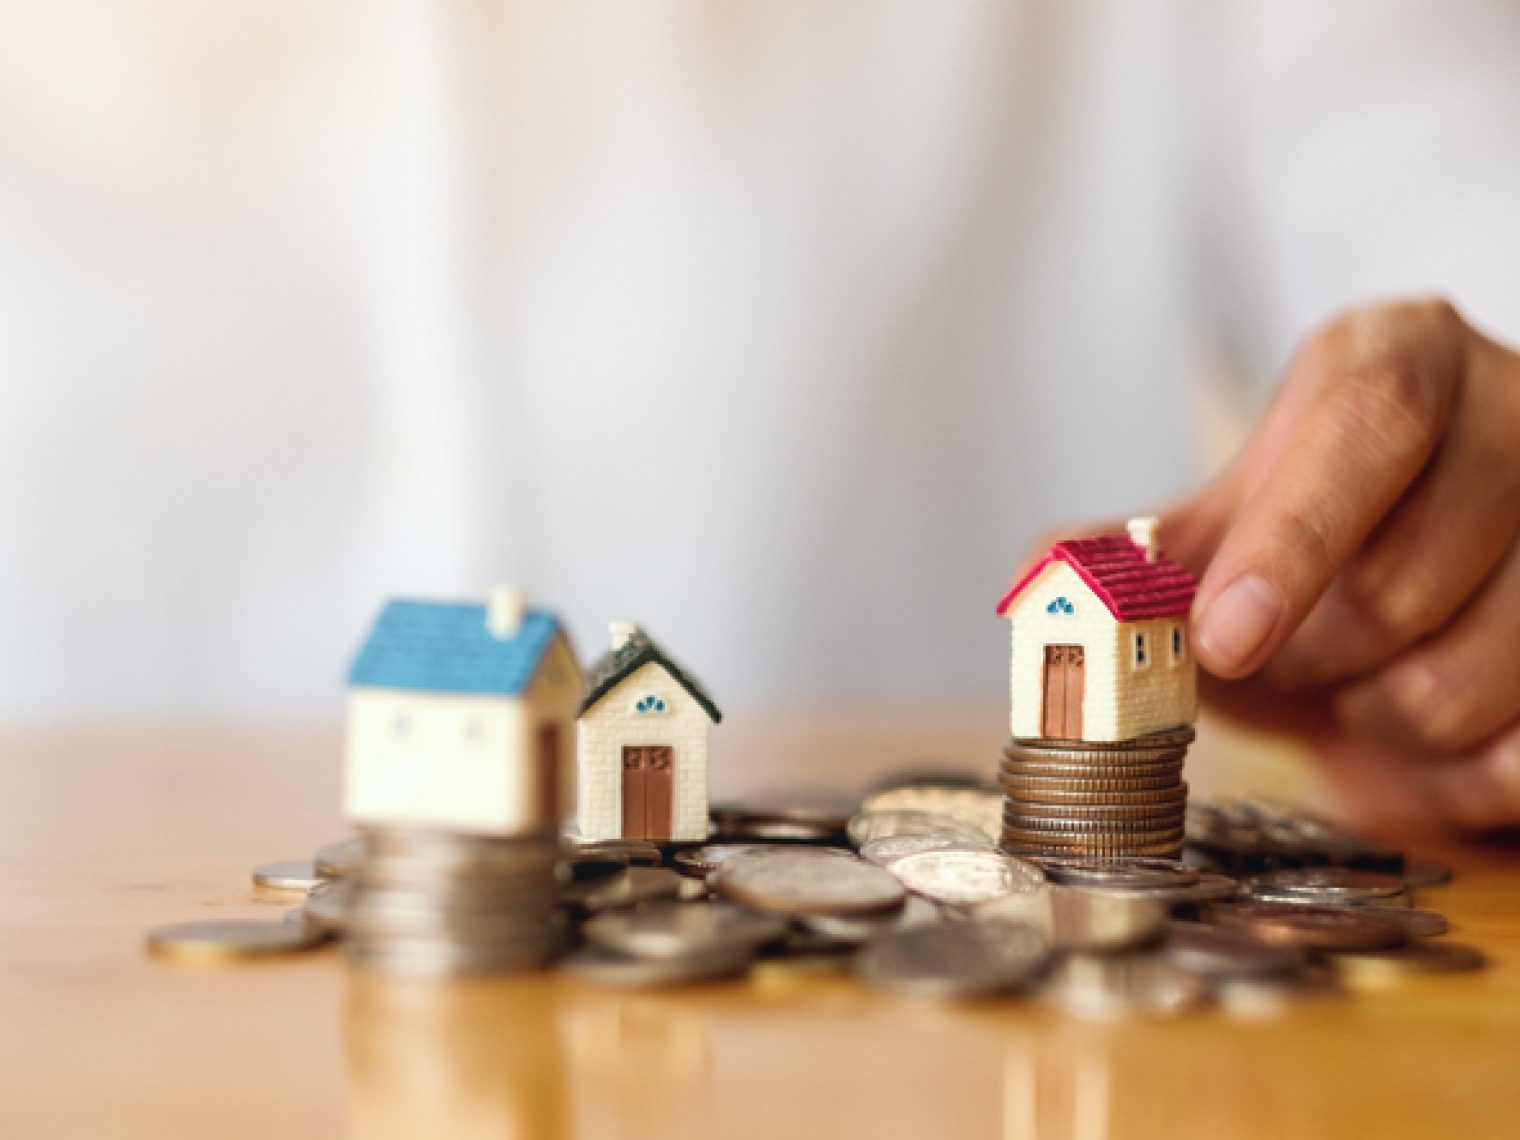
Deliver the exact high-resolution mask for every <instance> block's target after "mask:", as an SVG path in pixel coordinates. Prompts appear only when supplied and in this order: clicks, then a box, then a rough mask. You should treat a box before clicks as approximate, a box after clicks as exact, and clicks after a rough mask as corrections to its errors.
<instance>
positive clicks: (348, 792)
mask: <svg viewBox="0 0 1520 1140" xmlns="http://www.w3.org/2000/svg"><path fill="white" fill-rule="evenodd" d="M581 684H582V680H581V672H580V667H579V665H578V664H577V663H576V661H575V657H574V654H573V653H572V652H571V650H570V648H569V646H568V644H567V643H565V641H564V639H563V638H562V637H559V638H556V639H555V641H554V643H553V644H552V645H551V646H550V648H549V650H548V651H547V652H546V653H545V655H544V658H543V660H542V661H541V663H540V665H539V670H538V673H537V674H536V675H535V677H534V679H533V681H532V682H531V683H530V684H529V686H528V689H527V693H526V696H525V697H504V696H491V695H479V694H453V693H421V692H412V691H410V690H401V689H376V688H356V689H354V690H353V691H352V692H351V693H350V695H349V699H348V738H347V748H346V756H345V764H344V810H345V812H346V814H347V815H348V818H349V819H350V820H352V821H353V822H355V823H377V824H405V825H413V826H422V827H440V828H446V829H449V830H454V831H462V832H470V833H476V834H486V835H514V834H523V833H530V832H543V831H553V830H556V829H557V828H558V826H559V819H558V818H557V817H556V818H552V819H545V818H544V817H543V816H542V814H541V813H540V804H541V803H542V802H543V797H542V795H541V789H540V788H539V787H538V778H539V765H538V762H537V740H538V727H539V726H540V725H541V724H544V723H546V722H555V723H558V724H559V726H560V731H559V740H560V790H559V792H558V796H559V801H560V803H561V804H568V803H569V802H570V800H569V798H568V793H567V791H566V787H567V775H568V773H569V772H570V770H571V768H572V765H571V763H570V756H571V748H572V747H573V743H572V742H573V740H574V724H575V710H576V705H577V703H578V700H579V695H580V689H581ZM559 814H563V812H561V813H559Z"/></svg>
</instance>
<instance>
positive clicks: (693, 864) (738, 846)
mask: <svg viewBox="0 0 1520 1140" xmlns="http://www.w3.org/2000/svg"><path fill="white" fill-rule="evenodd" d="M777 846H778V845H777V844H774V843H709V844H707V846H705V847H690V848H687V849H686V850H684V851H677V852H676V853H675V855H673V856H672V857H671V861H670V862H671V866H672V867H674V868H675V869H676V870H677V871H679V872H680V873H681V874H683V875H691V876H693V877H695V878H700V879H705V878H706V877H707V876H708V875H710V874H712V873H713V872H714V871H716V870H717V869H718V868H719V867H721V866H723V864H724V863H726V862H728V861H729V860H730V859H732V858H733V857H734V856H735V855H749V854H752V853H753V852H756V851H774V850H776V848H777ZM804 850H827V851H833V852H835V853H836V854H840V855H848V854H849V852H848V851H846V850H845V849H844V848H842V847H829V848H804Z"/></svg>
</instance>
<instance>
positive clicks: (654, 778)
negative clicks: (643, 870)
mask: <svg viewBox="0 0 1520 1140" xmlns="http://www.w3.org/2000/svg"><path fill="white" fill-rule="evenodd" d="M674 756H675V750H674V749H672V748H671V747H669V746H668V745H661V746H656V747H643V748H636V747H631V746H625V747H624V749H623V838H624V839H669V838H670V807H671V797H672V794H673V789H674V784H673V782H672V780H671V769H672V768H674V767H675V765H674V762H673V761H674Z"/></svg>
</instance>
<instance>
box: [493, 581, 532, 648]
mask: <svg viewBox="0 0 1520 1140" xmlns="http://www.w3.org/2000/svg"><path fill="white" fill-rule="evenodd" d="M526 612H527V599H526V598H524V597H523V592H522V591H521V590H519V589H518V588H517V587H516V586H493V587H492V588H491V597H490V600H489V601H488V602H487V603H486V628H487V629H488V630H490V631H491V636H492V637H494V638H496V639H497V640H498V641H505V640H506V639H507V638H509V637H516V636H517V631H518V629H519V628H520V627H521V626H522V621H523V615H524V614H525V613H526Z"/></svg>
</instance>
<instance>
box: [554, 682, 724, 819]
mask: <svg viewBox="0 0 1520 1140" xmlns="http://www.w3.org/2000/svg"><path fill="white" fill-rule="evenodd" d="M649 695H652V696H656V697H660V698H662V699H663V700H664V701H665V707H666V711H665V712H663V713H639V712H635V711H634V704H635V702H637V701H638V699H639V698H640V697H643V696H649ZM711 728H712V721H710V720H709V719H708V717H707V713H706V712H705V711H704V710H703V708H702V706H701V705H699V704H697V702H696V701H694V700H693V699H692V697H691V694H690V693H688V692H687V691H686V690H685V689H684V688H683V687H682V686H681V685H680V683H679V682H677V681H676V680H675V678H674V677H672V676H671V675H670V674H669V673H667V672H666V671H665V670H664V669H663V668H662V667H661V666H659V665H656V664H654V663H653V662H651V663H650V664H647V665H643V666H641V667H640V668H638V669H635V670H634V671H633V672H632V673H630V674H629V675H628V676H626V677H624V678H623V679H622V680H621V681H620V682H618V684H617V685H615V686H613V688H612V689H611V690H609V691H608V692H607V693H606V694H605V695H603V697H602V699H601V700H599V701H598V702H597V703H596V704H595V705H593V706H592V707H591V709H590V710H588V711H587V713H586V715H585V716H583V717H582V718H581V721H580V726H579V742H578V761H577V767H578V768H579V773H578V784H579V789H580V794H579V798H578V800H577V808H576V821H575V827H574V830H575V834H576V835H577V837H578V838H581V839H618V838H621V837H622V833H623V748H624V747H625V746H632V747H658V746H661V745H668V746H669V747H671V748H672V749H673V750H674V755H673V759H672V763H673V766H674V771H673V772H672V775H671V784H672V788H673V794H674V798H675V803H674V804H673V805H672V808H671V819H670V826H671V838H672V839H675V840H680V841H685V842H700V841H702V840H704V839H706V838H707V829H708V804H707V743H708V733H709V730H710V729H711Z"/></svg>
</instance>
